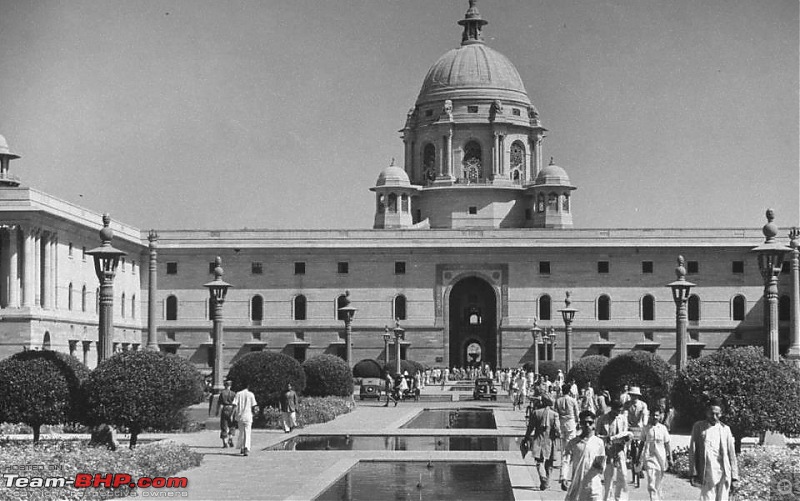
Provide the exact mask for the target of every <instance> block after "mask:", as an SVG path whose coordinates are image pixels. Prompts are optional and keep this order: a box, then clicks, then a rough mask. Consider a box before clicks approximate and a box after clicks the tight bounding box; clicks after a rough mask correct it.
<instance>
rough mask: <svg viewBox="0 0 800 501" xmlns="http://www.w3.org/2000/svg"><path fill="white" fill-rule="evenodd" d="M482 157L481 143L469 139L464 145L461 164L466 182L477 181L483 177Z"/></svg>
mask: <svg viewBox="0 0 800 501" xmlns="http://www.w3.org/2000/svg"><path fill="white" fill-rule="evenodd" d="M482 158H483V157H482V152H481V145H480V144H478V142H477V141H470V142H468V143H467V144H465V145H464V160H463V161H462V162H461V166H462V168H463V169H464V177H465V178H467V181H468V182H470V183H477V182H478V181H480V180H481V179H483V160H482Z"/></svg>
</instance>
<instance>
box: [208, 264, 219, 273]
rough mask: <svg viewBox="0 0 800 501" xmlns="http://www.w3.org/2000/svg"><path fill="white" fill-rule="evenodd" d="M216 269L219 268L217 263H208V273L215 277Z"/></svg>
mask: <svg viewBox="0 0 800 501" xmlns="http://www.w3.org/2000/svg"><path fill="white" fill-rule="evenodd" d="M216 267H217V263H215V262H214V261H211V262H210V263H208V272H209V273H211V274H212V275H213V274H214V268H216Z"/></svg>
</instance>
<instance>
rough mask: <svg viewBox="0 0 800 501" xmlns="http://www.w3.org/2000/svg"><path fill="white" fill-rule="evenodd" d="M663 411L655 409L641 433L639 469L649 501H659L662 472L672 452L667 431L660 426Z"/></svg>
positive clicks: (669, 460)
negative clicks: (648, 494) (645, 478)
mask: <svg viewBox="0 0 800 501" xmlns="http://www.w3.org/2000/svg"><path fill="white" fill-rule="evenodd" d="M663 415H664V411H663V410H661V408H659V407H656V408H655V409H653V412H652V414H650V424H648V425H647V426H645V428H644V431H643V432H642V439H643V442H644V446H643V448H642V455H641V458H640V460H639V461H640V469H641V470H642V471H644V473H645V476H646V477H647V491H648V492H649V493H650V501H661V498H662V492H661V483H662V482H663V480H664V472H666V471H667V468H668V466H669V464H670V463H671V462H672V459H671V458H672V452H671V451H670V447H669V431H667V427H666V426H664V425H663V424H661V418H662V417H663Z"/></svg>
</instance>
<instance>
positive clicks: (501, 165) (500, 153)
mask: <svg viewBox="0 0 800 501" xmlns="http://www.w3.org/2000/svg"><path fill="white" fill-rule="evenodd" d="M497 143H498V146H499V147H498V149H497V173H498V174H500V175H501V176H504V174H505V173H506V136H504V135H502V134H501V135H500V136H499V137H498V141H497Z"/></svg>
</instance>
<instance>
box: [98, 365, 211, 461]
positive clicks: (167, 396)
mask: <svg viewBox="0 0 800 501" xmlns="http://www.w3.org/2000/svg"><path fill="white" fill-rule="evenodd" d="M84 391H85V392H86V395H87V399H88V403H89V406H90V409H89V412H88V413H87V424H90V425H97V424H100V423H107V424H111V425H116V426H124V427H126V428H128V430H129V431H130V433H131V443H130V447H131V448H134V447H136V440H137V437H138V435H139V433H141V432H142V431H143V430H144V429H145V428H152V429H156V430H172V429H175V428H179V427H180V426H181V424H182V423H183V422H184V415H183V409H184V408H185V407H187V406H189V405H192V404H193V403H195V402H197V400H198V399H200V398H201V397H202V394H203V378H202V376H201V375H200V373H199V372H198V371H197V369H195V367H194V366H193V365H192V364H191V363H190V362H189V361H188V360H186V359H185V358H182V357H179V356H177V355H170V354H166V353H159V352H154V351H124V352H122V353H117V354H116V355H114V356H113V357H111V358H109V359H108V360H105V361H103V362H102V363H101V364H100V365H98V366H97V368H96V369H95V370H94V371H93V372H92V373H91V375H90V376H89V378H88V379H87V380H86V382H85V383H84Z"/></svg>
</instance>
